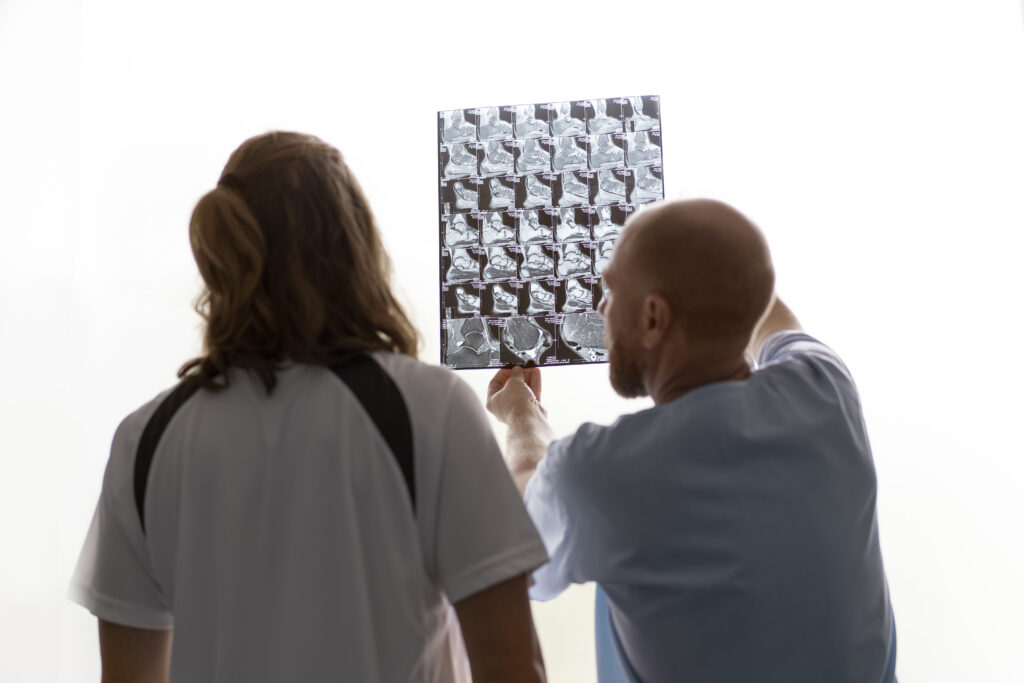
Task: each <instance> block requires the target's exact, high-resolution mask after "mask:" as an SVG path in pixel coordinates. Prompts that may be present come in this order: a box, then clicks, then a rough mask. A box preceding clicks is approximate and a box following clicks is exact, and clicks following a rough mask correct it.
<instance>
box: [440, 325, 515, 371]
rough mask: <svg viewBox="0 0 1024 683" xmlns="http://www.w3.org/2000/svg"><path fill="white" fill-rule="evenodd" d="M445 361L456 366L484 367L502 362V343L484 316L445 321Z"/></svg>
mask: <svg viewBox="0 0 1024 683" xmlns="http://www.w3.org/2000/svg"><path fill="white" fill-rule="evenodd" d="M444 345H445V348H444V361H445V363H446V364H448V365H450V366H452V367H456V368H484V367H487V366H489V365H497V364H498V363H499V362H500V357H501V356H500V353H501V343H500V342H499V340H498V339H496V338H495V337H494V336H493V335H492V334H491V329H490V327H489V326H488V325H487V323H486V322H485V321H484V319H483V318H452V319H449V320H446V321H445V344H444Z"/></svg>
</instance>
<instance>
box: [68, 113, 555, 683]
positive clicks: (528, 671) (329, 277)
mask: <svg viewBox="0 0 1024 683" xmlns="http://www.w3.org/2000/svg"><path fill="white" fill-rule="evenodd" d="M190 239H191V244H192V251H193V254H194V256H195V260H196V264H197V265H198V267H199V272H200V274H201V275H202V277H203V280H204V282H205V288H204V290H203V292H202V294H201V295H200V297H199V299H198V302H197V310H198V312H199V313H200V315H201V316H202V317H203V319H204V320H205V335H204V336H205V344H204V351H203V354H202V355H201V356H199V357H198V358H195V359H193V360H191V361H189V362H187V363H185V365H184V366H183V367H182V368H181V371H180V372H179V376H180V378H181V380H182V381H181V383H180V384H179V385H178V386H177V387H175V388H173V389H171V390H168V391H165V392H163V393H162V394H160V395H159V396H157V397H156V398H155V399H153V400H152V401H151V402H149V403H147V404H146V405H144V406H142V407H141V408H140V409H139V410H137V411H136V412H134V413H132V414H131V415H130V416H128V418H126V419H125V421H124V422H123V423H122V424H121V426H120V427H119V428H118V430H117V433H116V435H115V437H114V443H113V447H112V450H111V457H110V461H109V463H108V466H107V471H106V475H105V477H104V482H103V490H102V492H101V494H100V500H99V503H98V505H97V509H96V514H95V516H94V518H93V522H92V526H91V528H90V530H89V534H88V537H87V539H86V543H85V547H84V549H83V551H82V556H81V559H80V560H79V564H78V567H77V569H76V573H75V578H74V581H73V584H72V595H73V597H74V599H75V600H76V601H78V602H80V603H81V604H83V605H84V606H86V607H87V608H88V609H89V610H90V611H92V612H93V613H94V614H96V615H97V617H99V620H100V650H101V657H102V660H103V676H104V681H120V680H131V681H150V680H152V681H166V680H171V681H247V682H251V681H274V682H279V681H320V680H334V681H360V682H363V681H386V682H389V683H390V682H391V681H443V680H452V679H453V678H455V677H457V676H458V675H459V669H460V664H462V661H460V659H459V658H455V659H453V658H452V656H451V653H450V650H449V647H450V645H451V643H452V642H457V640H458V639H457V638H455V640H454V641H453V640H452V637H455V636H458V633H457V632H454V631H451V630H450V629H449V623H450V622H449V619H448V615H449V614H450V610H449V609H448V604H449V601H450V602H451V603H452V604H454V606H455V611H456V613H457V614H458V621H459V622H461V632H462V636H463V638H464V640H465V649H466V652H467V653H468V656H469V662H470V664H471V668H472V672H473V677H474V678H475V679H476V680H478V681H499V680H506V679H507V680H542V679H543V664H542V662H541V658H540V651H539V647H538V645H537V642H536V638H535V636H534V633H533V624H532V621H531V618H530V612H529V604H528V600H527V597H526V575H527V573H528V572H529V571H530V570H532V569H534V568H535V567H537V566H539V565H540V564H542V563H543V562H544V561H545V560H546V555H545V553H544V548H543V545H542V544H541V542H540V540H539V538H538V536H537V534H536V531H535V530H534V529H533V526H532V524H531V523H530V521H529V518H528V517H527V516H526V513H525V511H524V510H523V508H522V505H521V503H520V501H519V497H518V495H517V493H516V491H515V487H514V486H513V484H512V482H511V480H510V479H509V477H508V475H507V473H506V470H505V467H504V464H503V462H502V460H501V458H500V454H499V451H498V448H497V445H496V443H495V442H494V438H493V435H492V434H491V431H490V428H489V425H488V423H487V420H486V418H485V416H484V414H483V411H482V410H481V407H480V405H479V402H478V401H477V399H476V397H475V396H474V395H473V394H472V392H471V391H470V390H469V389H468V387H467V386H466V385H465V384H464V383H462V382H461V381H460V380H458V379H457V378H456V377H455V376H454V374H453V373H451V372H449V371H447V370H444V369H442V368H437V367H431V366H427V365H425V364H422V363H419V362H418V361H416V360H415V358H414V356H415V352H416V346H417V336H416V332H415V330H414V329H413V327H412V325H411V324H410V322H409V320H408V318H407V317H406V316H405V314H404V313H403V311H402V309H401V307H400V306H399V304H398V303H397V301H396V300H395V298H394V296H393V295H392V293H391V291H390V289H389V286H388V279H389V273H390V264H389V260H388V257H387V254H386V253H385V252H384V249H383V246H382V244H381V239H380V235H379V234H378V231H377V227H376V225H375V223H374V219H373V215H372V213H371V211H370V207H369V205H368V204H367V201H366V198H365V196H364V195H363V193H362V191H361V190H360V188H359V185H358V183H357V182H356V180H355V178H354V177H353V176H352V174H351V172H350V171H349V169H348V167H347V166H346V165H345V163H344V161H343V160H342V157H341V154H340V153H339V152H338V151H337V150H336V149H334V148H333V147H331V146H330V145H328V144H326V143H324V142H322V141H321V140H319V139H317V138H315V137H312V136H308V135H300V134H297V133H281V132H277V133H268V134H266V135H260V136H257V137H254V138H252V139H250V140H247V141H246V142H245V143H243V144H242V146H241V147H239V148H238V149H237V150H236V151H235V152H234V153H233V154H232V155H231V158H230V159H229V160H228V163H227V165H226V166H225V168H224V172H223V174H222V175H221V178H220V181H219V182H218V184H217V187H216V188H214V189H213V190H211V191H210V192H209V193H207V194H206V195H205V196H204V197H203V198H202V199H200V200H199V203H198V205H197V206H196V208H195V211H194V213H193V215H192V221H191V226H190ZM496 615H500V618H495V616H496ZM172 634H173V647H172V645H171V643H172ZM463 668H464V667H463ZM168 676H169V679H168Z"/></svg>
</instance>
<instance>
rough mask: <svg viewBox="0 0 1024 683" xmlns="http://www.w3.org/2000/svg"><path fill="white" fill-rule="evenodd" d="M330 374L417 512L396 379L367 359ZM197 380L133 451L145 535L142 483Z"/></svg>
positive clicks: (163, 409)
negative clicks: (383, 447) (373, 432)
mask: <svg viewBox="0 0 1024 683" xmlns="http://www.w3.org/2000/svg"><path fill="white" fill-rule="evenodd" d="M331 371H332V372H333V373H334V374H335V375H337V376H338V377H339V378H340V379H341V381H343V382H344V383H345V384H346V385H348V388H349V389H350V390H351V391H352V393H353V394H355V396H356V398H357V399H359V403H361V404H362V406H363V409H364V410H366V413H367V414H368V415H369V416H370V419H371V420H373V424H374V425H376V427H377V430H378V431H379V432H380V434H381V436H382V437H384V441H385V442H387V444H388V447H389V448H390V449H391V453H392V455H394V457H395V461H396V462H397V463H398V469H400V470H401V471H402V478H403V479H404V480H405V488H406V490H407V491H408V492H409V502H410V504H411V505H412V510H413V513H414V514H415V512H416V473H415V470H414V468H413V459H412V423H411V422H410V420H409V410H408V408H406V405H405V400H404V399H403V398H402V394H401V392H400V391H399V390H398V387H397V386H396V385H395V383H394V381H393V380H392V379H391V377H390V376H388V373H386V372H384V369H383V368H381V367H380V365H378V364H377V362H376V361H374V360H373V359H372V358H370V357H369V356H366V355H359V356H355V357H354V358H353V359H352V360H349V361H346V362H343V363H339V364H337V365H333V366H331ZM200 386H201V384H200V383H199V382H198V381H194V380H192V381H190V380H185V381H184V382H182V383H181V384H179V385H178V386H177V387H175V388H174V390H172V391H171V393H170V394H168V395H167V397H166V398H165V399H164V400H163V401H162V402H161V403H160V405H159V406H158V407H157V409H156V411H155V412H154V413H153V415H152V416H151V417H150V418H149V422H147V423H146V427H145V429H143V430H142V438H140V439H139V446H138V448H137V449H136V451H135V509H136V510H137V511H138V513H139V522H140V523H141V524H142V532H143V533H145V532H146V515H145V510H146V485H147V483H148V482H149V470H150V469H151V467H152V465H153V455H154V454H155V453H156V447H157V444H158V443H160V437H161V436H163V433H164V430H166V429H167V425H168V424H169V423H170V421H171V419H172V418H173V417H174V415H175V413H177V412H178V409H179V408H181V406H183V405H184V404H185V402H186V401H188V400H189V399H190V398H192V396H193V394H195V393H196V391H198V390H199V388H200Z"/></svg>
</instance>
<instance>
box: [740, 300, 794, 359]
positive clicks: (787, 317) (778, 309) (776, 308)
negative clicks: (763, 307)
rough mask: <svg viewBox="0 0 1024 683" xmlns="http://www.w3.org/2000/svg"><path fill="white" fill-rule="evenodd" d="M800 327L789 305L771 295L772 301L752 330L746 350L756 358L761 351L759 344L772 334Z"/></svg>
mask: <svg viewBox="0 0 1024 683" xmlns="http://www.w3.org/2000/svg"><path fill="white" fill-rule="evenodd" d="M801 329H803V328H802V327H800V321H799V320H797V319H796V316H795V315H793V311H791V310H789V306H787V305H786V304H784V303H782V299H780V298H778V297H773V298H772V303H771V304H769V306H768V310H767V311H766V312H765V315H764V317H763V318H761V321H760V323H758V326H757V329H755V330H754V334H753V336H752V337H751V339H750V346H748V347H747V352H748V353H750V355H751V356H752V357H753V358H755V359H757V358H758V356H759V355H760V353H761V345H762V344H764V340H765V339H767V338H768V337H770V336H771V335H772V334H774V333H775V332H779V331H781V330H801Z"/></svg>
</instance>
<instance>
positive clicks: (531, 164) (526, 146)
mask: <svg viewBox="0 0 1024 683" xmlns="http://www.w3.org/2000/svg"><path fill="white" fill-rule="evenodd" d="M516 170H517V171H518V172H519V173H536V172H538V171H539V172H543V171H550V170H551V155H550V154H549V153H548V151H547V150H546V149H544V148H543V147H542V146H541V145H540V143H539V142H538V141H537V138H527V139H526V140H523V141H522V146H521V147H520V148H519V159H518V160H517V161H516Z"/></svg>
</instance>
